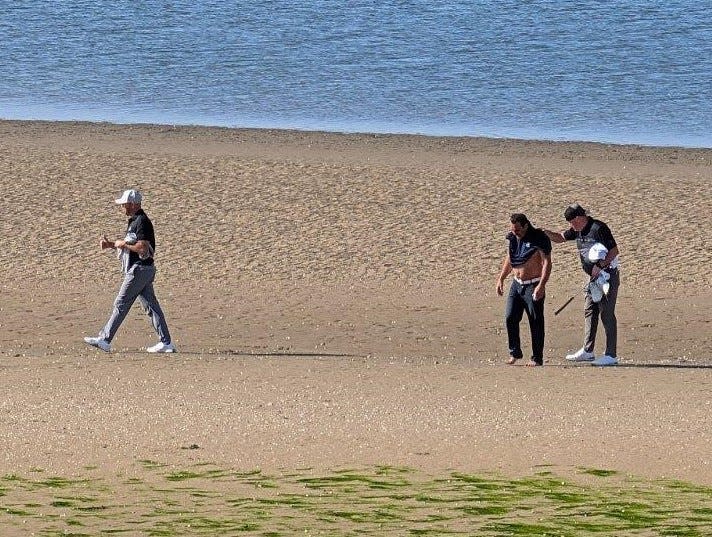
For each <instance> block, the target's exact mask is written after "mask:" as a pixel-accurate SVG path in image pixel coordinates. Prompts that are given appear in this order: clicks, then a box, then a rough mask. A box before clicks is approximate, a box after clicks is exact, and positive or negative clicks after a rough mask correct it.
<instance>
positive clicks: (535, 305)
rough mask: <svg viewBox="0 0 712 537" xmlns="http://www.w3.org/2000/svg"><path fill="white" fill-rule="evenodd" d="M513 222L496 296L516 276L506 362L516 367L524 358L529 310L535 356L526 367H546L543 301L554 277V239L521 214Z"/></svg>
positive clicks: (510, 302) (508, 315) (507, 315)
mask: <svg viewBox="0 0 712 537" xmlns="http://www.w3.org/2000/svg"><path fill="white" fill-rule="evenodd" d="M510 222H511V224H512V225H511V228H510V232H509V233H508V234H507V241H508V242H509V250H508V252H507V255H506V256H505V257H504V262H503V263H502V270H501V271H500V273H499V278H497V294H498V295H499V296H502V295H503V294H504V280H505V279H506V278H507V276H509V274H510V273H512V272H513V273H514V280H513V281H512V285H511V287H510V288H509V295H508V296H507V308H506V311H505V319H506V325H507V339H508V340H509V360H508V361H507V363H508V364H514V363H516V361H517V360H519V359H520V358H522V357H523V354H522V347H521V342H520V340H519V323H520V322H521V320H522V316H523V315H524V312H525V311H526V312H527V317H528V318H529V329H530V330H531V338H532V357H531V360H530V361H529V362H528V363H527V365H528V366H539V365H544V298H545V295H546V282H547V281H548V280H549V275H550V274H551V240H550V239H549V237H547V236H546V234H545V233H544V232H543V231H542V230H541V229H537V228H535V227H533V226H532V225H531V223H530V222H529V219H528V218H527V217H526V216H525V215H524V214H522V213H514V214H513V215H512V216H511V218H510Z"/></svg>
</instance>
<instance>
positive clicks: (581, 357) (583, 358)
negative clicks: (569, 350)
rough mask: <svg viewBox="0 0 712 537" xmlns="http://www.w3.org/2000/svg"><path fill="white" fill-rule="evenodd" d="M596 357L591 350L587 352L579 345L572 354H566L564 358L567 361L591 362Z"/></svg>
mask: <svg viewBox="0 0 712 537" xmlns="http://www.w3.org/2000/svg"><path fill="white" fill-rule="evenodd" d="M595 357H596V355H595V354H593V353H592V352H588V351H587V350H586V349H584V348H583V347H581V348H580V349H579V350H577V351H576V352H575V353H573V354H567V355H566V359H567V360H568V361H569V362H591V361H593V359H594V358H595Z"/></svg>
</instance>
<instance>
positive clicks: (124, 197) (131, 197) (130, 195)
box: [114, 189, 141, 205]
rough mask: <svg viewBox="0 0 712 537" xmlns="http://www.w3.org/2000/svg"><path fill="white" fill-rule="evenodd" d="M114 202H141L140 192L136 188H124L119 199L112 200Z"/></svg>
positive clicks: (120, 203)
mask: <svg viewBox="0 0 712 537" xmlns="http://www.w3.org/2000/svg"><path fill="white" fill-rule="evenodd" d="M114 202H115V203H117V204H119V205H123V204H124V203H137V204H140V203H141V193H140V192H139V191H138V190H133V189H131V190H124V192H123V194H121V197H120V198H119V199H116V200H114Z"/></svg>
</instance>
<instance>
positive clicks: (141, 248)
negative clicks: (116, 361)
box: [84, 190, 176, 352]
mask: <svg viewBox="0 0 712 537" xmlns="http://www.w3.org/2000/svg"><path fill="white" fill-rule="evenodd" d="M115 202H116V203H117V204H118V205H121V206H122V208H123V209H124V212H125V213H126V216H128V217H129V221H128V226H127V228H126V235H125V236H124V238H123V239H118V240H115V241H110V240H108V239H107V238H106V236H104V237H102V239H101V240H100V241H99V246H100V248H101V249H102V250H104V249H106V248H115V249H116V250H117V253H118V256H119V259H120V260H121V267H122V271H123V273H124V281H123V283H122V284H121V288H120V289H119V294H118V295H117V296H116V300H115V301H114V309H113V310H112V312H111V316H110V317H109V320H108V321H107V323H106V325H105V326H104V328H102V330H101V332H99V336H98V337H85V338H84V341H85V342H86V343H87V344H89V345H91V346H92V347H96V348H98V349H101V350H102V351H104V352H109V351H110V350H111V341H112V340H113V339H114V336H115V335H116V331H117V330H118V329H119V326H121V323H122V322H123V320H124V319H125V318H126V315H127V314H128V312H129V310H130V309H131V306H132V305H133V303H134V301H135V300H136V299H137V298H138V299H139V301H140V302H141V305H142V306H143V309H144V310H145V311H146V313H147V314H148V316H149V318H150V319H151V323H152V324H153V328H154V329H155V330H156V333H157V334H158V337H159V341H158V343H157V344H155V345H153V346H152V347H148V349H147V350H148V352H176V349H175V347H174V346H173V344H172V343H171V334H170V332H169V331H168V325H167V324H166V318H165V316H164V315H163V310H162V309H161V305H160V304H159V303H158V299H157V298H156V294H155V293H154V291H153V280H154V279H155V277H156V266H155V265H154V262H153V255H154V252H155V250H156V237H155V235H154V233H153V224H152V223H151V220H150V219H149V218H148V216H147V215H146V213H145V212H144V211H143V209H141V193H140V192H138V191H137V190H126V191H124V193H123V194H122V195H121V197H120V198H119V199H117V200H115Z"/></svg>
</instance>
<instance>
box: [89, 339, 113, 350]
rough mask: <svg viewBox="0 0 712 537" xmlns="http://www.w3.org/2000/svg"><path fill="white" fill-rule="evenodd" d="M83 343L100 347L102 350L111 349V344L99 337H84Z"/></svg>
mask: <svg viewBox="0 0 712 537" xmlns="http://www.w3.org/2000/svg"><path fill="white" fill-rule="evenodd" d="M84 343H86V344H87V345H91V346H92V347H96V348H97V349H100V350H102V351H104V352H110V351H111V344H110V343H109V342H108V341H106V340H105V339H103V338H100V337H85V338H84Z"/></svg>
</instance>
